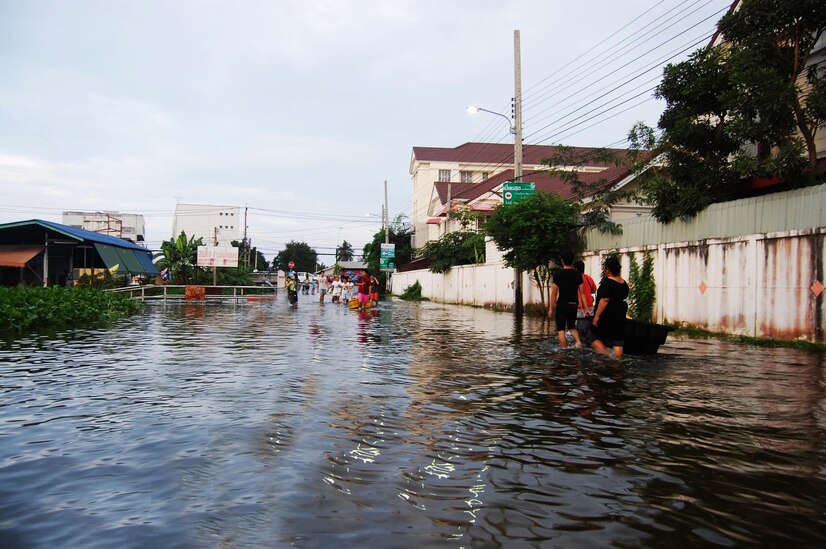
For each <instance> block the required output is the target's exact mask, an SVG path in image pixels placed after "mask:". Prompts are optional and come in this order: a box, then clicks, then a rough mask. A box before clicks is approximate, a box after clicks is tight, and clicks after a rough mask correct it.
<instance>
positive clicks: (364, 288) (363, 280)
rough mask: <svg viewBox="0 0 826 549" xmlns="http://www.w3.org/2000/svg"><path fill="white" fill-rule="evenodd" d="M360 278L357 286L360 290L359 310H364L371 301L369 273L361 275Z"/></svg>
mask: <svg viewBox="0 0 826 549" xmlns="http://www.w3.org/2000/svg"><path fill="white" fill-rule="evenodd" d="M358 278H359V279H358V282H357V287H358V292H359V293H358V301H359V311H363V310H365V309H366V308H367V307H368V304H369V303H370V277H369V276H367V275H361V276H359V277H358Z"/></svg>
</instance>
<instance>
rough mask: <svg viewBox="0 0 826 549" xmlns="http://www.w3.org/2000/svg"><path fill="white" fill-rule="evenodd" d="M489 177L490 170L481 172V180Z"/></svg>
mask: <svg viewBox="0 0 826 549" xmlns="http://www.w3.org/2000/svg"><path fill="white" fill-rule="evenodd" d="M488 177H490V172H482V181H484V180H485V179H487V178H488Z"/></svg>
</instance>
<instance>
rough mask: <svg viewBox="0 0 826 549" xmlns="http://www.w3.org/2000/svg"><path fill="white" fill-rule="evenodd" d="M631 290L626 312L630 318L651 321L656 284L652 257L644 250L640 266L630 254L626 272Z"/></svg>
mask: <svg viewBox="0 0 826 549" xmlns="http://www.w3.org/2000/svg"><path fill="white" fill-rule="evenodd" d="M628 283H629V286H630V287H631V291H630V292H629V294H628V314H630V315H631V318H636V319H637V320H643V321H645V322H651V319H652V318H653V317H654V303H655V302H656V295H657V285H656V282H655V281H654V258H653V257H651V254H650V253H648V252H645V254H644V255H643V259H642V267H640V264H639V263H637V259H636V257H634V256H633V255H632V256H631V269H630V271H629V274H628Z"/></svg>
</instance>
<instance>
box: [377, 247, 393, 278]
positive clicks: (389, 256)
mask: <svg viewBox="0 0 826 549" xmlns="http://www.w3.org/2000/svg"><path fill="white" fill-rule="evenodd" d="M379 270H381V271H395V270H396V245H395V244H382V245H381V256H380V257H379Z"/></svg>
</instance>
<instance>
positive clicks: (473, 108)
mask: <svg viewBox="0 0 826 549" xmlns="http://www.w3.org/2000/svg"><path fill="white" fill-rule="evenodd" d="M479 111H482V112H486V113H489V114H495V115H496V116H501V117H502V118H504V119H505V120H507V121H508V126H510V131H511V133H516V127H515V126H514V125H513V122H511V119H510V118H508V117H507V116H506V115H504V114H502V113H501V112H496V111H490V110H488V109H483V108H482V107H477V106H476V105H470V106H469V107H468V108H467V112H469V113H470V114H476V113H477V112H479Z"/></svg>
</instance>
